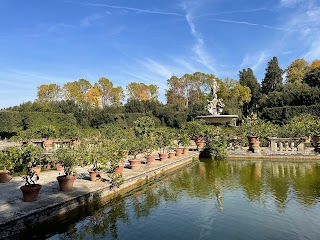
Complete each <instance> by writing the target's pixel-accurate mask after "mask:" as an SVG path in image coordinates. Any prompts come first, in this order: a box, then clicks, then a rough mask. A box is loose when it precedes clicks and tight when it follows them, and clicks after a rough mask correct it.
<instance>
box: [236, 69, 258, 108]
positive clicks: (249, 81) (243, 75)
mask: <svg viewBox="0 0 320 240" xmlns="http://www.w3.org/2000/svg"><path fill="white" fill-rule="evenodd" d="M239 83H240V84H241V85H242V86H247V87H249V88H250V90H251V95H252V97H251V101H250V102H249V103H248V104H246V106H244V107H245V109H247V110H249V109H252V108H254V107H255V105H256V104H257V103H258V100H259V97H260V84H259V83H258V81H257V78H256V77H255V76H254V73H253V71H252V69H251V68H248V69H247V70H246V69H243V70H242V71H239Z"/></svg>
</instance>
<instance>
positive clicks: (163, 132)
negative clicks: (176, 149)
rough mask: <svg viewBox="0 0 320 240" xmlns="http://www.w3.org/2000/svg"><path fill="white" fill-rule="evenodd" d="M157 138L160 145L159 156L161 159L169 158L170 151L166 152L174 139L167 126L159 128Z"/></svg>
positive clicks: (156, 133)
mask: <svg viewBox="0 0 320 240" xmlns="http://www.w3.org/2000/svg"><path fill="white" fill-rule="evenodd" d="M155 139H156V141H157V142H158V145H159V147H160V152H159V157H160V161H165V160H167V158H168V153H167V152H165V150H166V149H167V147H168V146H169V145H170V143H171V141H172V139H171V135H170V133H169V130H168V129H167V128H158V129H157V130H156V132H155Z"/></svg>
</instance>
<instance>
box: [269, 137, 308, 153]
mask: <svg viewBox="0 0 320 240" xmlns="http://www.w3.org/2000/svg"><path fill="white" fill-rule="evenodd" d="M268 140H269V150H270V151H271V152H289V151H290V152H294V151H298V152H303V151H305V150H306V147H307V143H306V140H305V138H276V137H271V138H268Z"/></svg>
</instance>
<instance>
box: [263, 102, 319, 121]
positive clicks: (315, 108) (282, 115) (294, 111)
mask: <svg viewBox="0 0 320 240" xmlns="http://www.w3.org/2000/svg"><path fill="white" fill-rule="evenodd" d="M301 114H311V115H313V116H319V117H320V104H314V105H310V106H287V107H275V108H264V109H263V110H262V112H261V114H260V117H261V118H262V119H265V120H268V121H271V122H272V123H277V124H280V125H283V124H287V123H288V122H289V121H290V119H292V118H293V117H295V116H297V115H301Z"/></svg>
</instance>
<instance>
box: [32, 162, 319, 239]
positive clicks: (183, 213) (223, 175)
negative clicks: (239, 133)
mask: <svg viewBox="0 0 320 240" xmlns="http://www.w3.org/2000/svg"><path fill="white" fill-rule="evenodd" d="M319 200H320V164H319V163H316V162H274V161H255V162H253V161H239V160H237V161H211V160H206V159H202V160H201V162H200V163H199V164H195V165H192V166H188V167H186V168H184V169H182V170H179V171H177V172H175V173H174V174H171V175H169V176H167V177H165V178H162V179H161V180H160V181H156V182H153V183H150V184H149V185H147V186H144V187H142V188H140V189H138V190H136V191H133V192H131V193H130V194H128V195H126V196H124V197H118V198H116V199H114V200H113V201H111V202H109V203H105V204H101V205H99V206H90V207H87V208H84V209H83V211H81V210H77V211H76V212H74V213H72V214H70V216H69V217H67V218H65V219H61V220H60V221H55V222H54V223H51V225H50V227H48V226H43V227H42V228H41V229H42V230H38V231H37V233H33V234H34V237H38V238H44V237H45V238H49V239H320V204H319ZM41 231H42V232H41Z"/></svg>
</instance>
